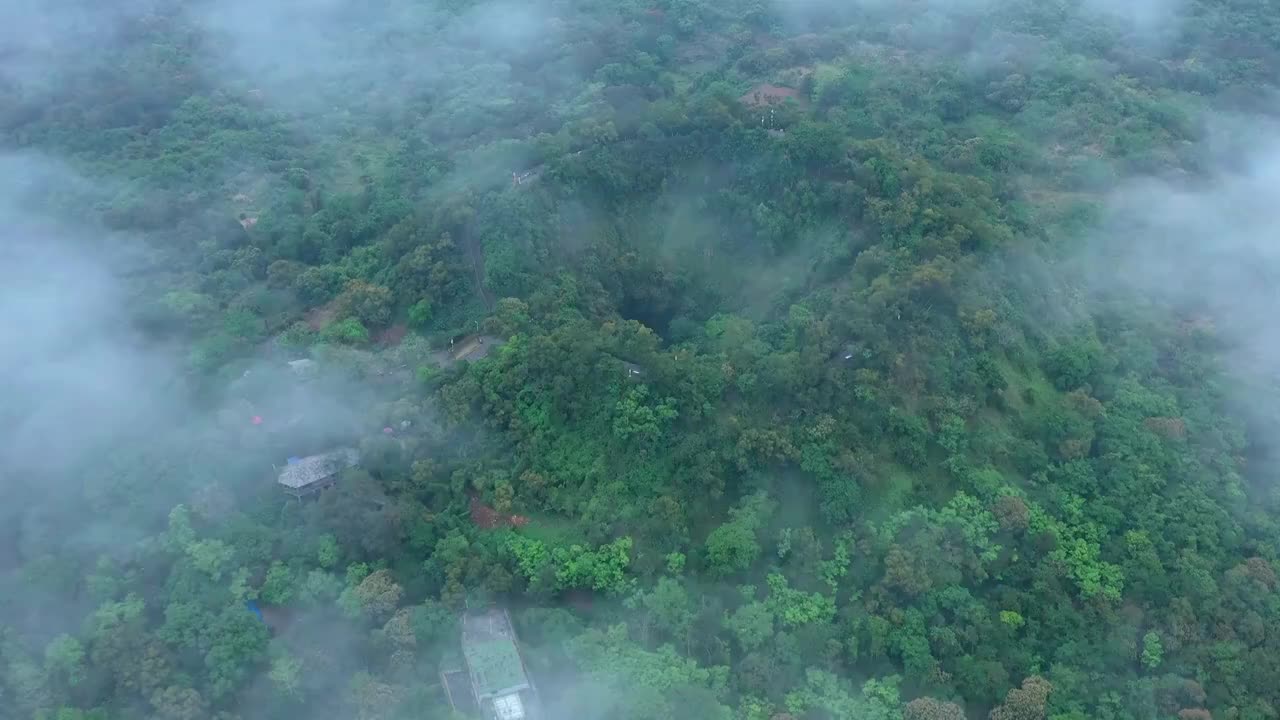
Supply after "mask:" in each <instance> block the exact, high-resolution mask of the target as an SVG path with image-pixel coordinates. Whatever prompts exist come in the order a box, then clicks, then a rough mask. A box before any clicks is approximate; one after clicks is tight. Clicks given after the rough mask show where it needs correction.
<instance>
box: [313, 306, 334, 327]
mask: <svg viewBox="0 0 1280 720" xmlns="http://www.w3.org/2000/svg"><path fill="white" fill-rule="evenodd" d="M337 314H338V308H337V307H336V306H334V304H333V303H328V304H326V305H321V306H320V307H317V308H311V309H310V310H308V311H307V326H308V327H310V328H311V329H312V330H323V329H324V328H325V327H326V326H327V325H328V324H329V323H331V322H333V317H334V316H335V315H337Z"/></svg>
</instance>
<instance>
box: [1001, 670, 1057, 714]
mask: <svg viewBox="0 0 1280 720" xmlns="http://www.w3.org/2000/svg"><path fill="white" fill-rule="evenodd" d="M1051 692H1053V685H1052V684H1050V683H1049V681H1048V680H1045V679H1044V678H1042V677H1040V676H1039V675H1032V676H1031V677H1029V678H1027V679H1025V680H1023V681H1022V687H1020V688H1014V689H1012V690H1010V691H1009V694H1008V695H1006V696H1005V699H1004V704H1002V705H999V706H997V707H996V708H995V709H994V710H992V711H991V720H1044V717H1045V708H1046V706H1047V704H1048V701H1049V693H1051Z"/></svg>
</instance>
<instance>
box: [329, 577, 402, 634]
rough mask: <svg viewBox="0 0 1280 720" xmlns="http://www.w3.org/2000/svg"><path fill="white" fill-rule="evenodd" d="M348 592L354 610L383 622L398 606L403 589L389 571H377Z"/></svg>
mask: <svg viewBox="0 0 1280 720" xmlns="http://www.w3.org/2000/svg"><path fill="white" fill-rule="evenodd" d="M349 592H351V596H352V600H353V601H354V607H355V609H357V610H358V611H359V612H360V613H362V614H363V615H365V616H366V617H368V618H370V619H371V620H374V621H377V622H383V621H385V620H386V618H388V617H390V616H391V613H393V612H395V610H396V607H397V606H399V604H400V596H401V595H403V594H404V589H403V588H401V587H400V585H399V583H397V582H396V581H395V579H394V578H393V577H392V575H391V571H390V570H378V571H375V572H372V573H370V574H369V575H368V576H366V577H365V578H364V579H363V580H361V581H360V584H359V585H357V586H356V587H355V588H354V590H352V591H349ZM344 595H345V593H344Z"/></svg>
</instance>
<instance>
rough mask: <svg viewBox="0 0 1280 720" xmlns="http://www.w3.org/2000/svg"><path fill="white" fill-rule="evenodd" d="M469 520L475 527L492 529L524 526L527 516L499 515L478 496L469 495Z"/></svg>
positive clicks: (527, 522)
mask: <svg viewBox="0 0 1280 720" xmlns="http://www.w3.org/2000/svg"><path fill="white" fill-rule="evenodd" d="M471 522H473V523H475V524H476V527H480V528H484V529H485V530H493V529H494V528H500V527H524V526H525V525H527V524H529V518H527V517H525V516H523V515H500V514H498V511H497V510H494V509H493V508H491V507H489V506H488V505H485V504H484V503H482V502H480V498H477V497H475V496H474V495H473V496H472V497H471Z"/></svg>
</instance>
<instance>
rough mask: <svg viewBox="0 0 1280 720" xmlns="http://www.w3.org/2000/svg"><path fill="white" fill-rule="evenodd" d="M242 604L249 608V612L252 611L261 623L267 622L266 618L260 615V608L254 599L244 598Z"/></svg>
mask: <svg viewBox="0 0 1280 720" xmlns="http://www.w3.org/2000/svg"><path fill="white" fill-rule="evenodd" d="M244 606H245V607H247V608H249V612H251V613H253V614H254V615H257V616H258V619H259V620H261V621H262V622H263V623H266V622H267V620H266V618H264V617H262V610H261V609H260V608H259V607H258V603H257V601H256V600H245V601H244Z"/></svg>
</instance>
